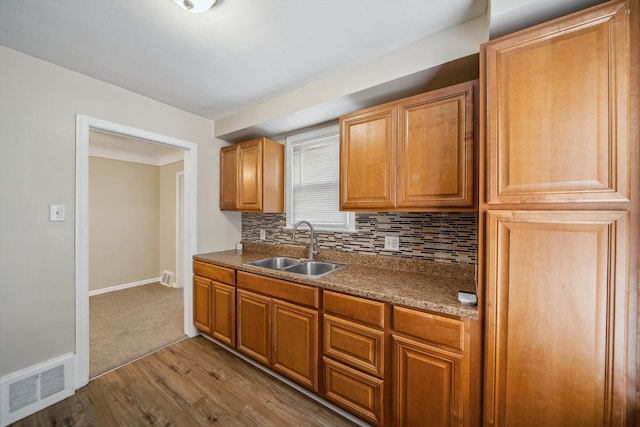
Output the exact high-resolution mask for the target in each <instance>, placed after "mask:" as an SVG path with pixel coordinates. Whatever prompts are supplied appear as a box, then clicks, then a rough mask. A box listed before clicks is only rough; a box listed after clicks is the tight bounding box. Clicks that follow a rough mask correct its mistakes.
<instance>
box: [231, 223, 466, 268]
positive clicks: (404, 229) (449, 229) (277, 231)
mask: <svg viewBox="0 0 640 427" xmlns="http://www.w3.org/2000/svg"><path fill="white" fill-rule="evenodd" d="M285 222H286V218H285V214H265V213H247V212H243V213H242V240H243V241H249V242H263V243H272V244H279V243H286V244H291V230H285V228H284V226H285ZM261 229H263V230H265V235H266V239H265V240H262V241H261V240H260V230H261ZM477 229H478V215H477V214H476V213H451V212H444V213H441V212H437V213H425V212H375V213H361V212H359V213H356V233H328V232H322V231H319V232H316V235H317V241H318V247H319V250H320V251H322V249H323V248H324V249H332V250H336V251H344V252H357V253H367V254H381V255H386V256H397V257H401V258H413V259H421V260H427V261H437V262H446V263H453V264H474V265H475V264H476V252H477ZM385 236H398V237H399V238H400V250H399V251H397V252H395V251H389V250H385V249H384V237H385ZM298 239H299V240H298ZM296 241H299V244H300V245H301V246H302V245H303V244H304V243H307V244H308V242H309V232H308V231H307V230H303V229H302V228H301V229H299V230H298V233H297V236H296Z"/></svg>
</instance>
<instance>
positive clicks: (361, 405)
mask: <svg viewBox="0 0 640 427" xmlns="http://www.w3.org/2000/svg"><path fill="white" fill-rule="evenodd" d="M323 302H324V316H323V338H324V339H323V355H324V357H323V362H324V396H325V398H326V399H327V400H329V401H331V402H333V403H335V404H336V405H338V406H340V407H342V408H343V409H345V410H347V411H349V412H351V413H352V414H354V415H356V416H358V417H360V418H362V419H363V420H366V421H367V422H368V423H371V424H372V425H385V421H386V420H385V417H386V416H387V413H388V411H386V410H385V404H384V402H385V400H388V399H387V394H386V393H387V391H386V388H385V375H387V372H388V369H386V366H385V363H387V360H388V357H386V356H387V353H388V352H387V348H386V345H387V342H388V337H387V331H385V329H384V327H385V325H387V324H388V317H389V315H388V312H389V306H388V305H387V304H384V303H382V302H379V301H372V300H368V299H364V298H358V297H354V296H351V295H344V294H340V293H337V292H332V291H324V292H323Z"/></svg>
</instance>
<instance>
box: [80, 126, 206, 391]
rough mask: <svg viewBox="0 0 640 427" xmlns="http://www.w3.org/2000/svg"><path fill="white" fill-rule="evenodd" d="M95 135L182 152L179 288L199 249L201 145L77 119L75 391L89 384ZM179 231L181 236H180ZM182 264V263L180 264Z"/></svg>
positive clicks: (187, 303)
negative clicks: (91, 191) (91, 179)
mask: <svg viewBox="0 0 640 427" xmlns="http://www.w3.org/2000/svg"><path fill="white" fill-rule="evenodd" d="M91 131H95V132H101V133H106V134H112V135H116V136H120V137H124V138H130V139H134V140H139V141H142V142H146V143H150V144H157V145H159V146H164V147H169V148H173V149H179V150H181V151H182V153H183V161H184V172H183V174H184V175H183V179H184V181H183V186H182V201H181V203H180V202H179V201H178V197H177V198H176V202H177V203H180V204H181V209H180V210H179V211H180V215H181V221H180V222H181V224H182V225H181V228H182V230H180V231H181V232H180V233H176V239H177V240H178V239H179V241H177V242H176V247H180V248H181V250H180V251H178V252H177V256H180V257H181V260H180V261H181V262H179V263H177V264H176V267H177V266H178V265H180V266H181V271H180V272H178V275H179V276H178V275H177V276H176V282H177V283H180V282H181V283H182V284H183V286H184V284H187V283H190V277H191V275H192V265H191V263H190V258H191V256H192V255H193V254H194V253H195V248H196V220H195V219H196V212H195V206H196V193H195V189H196V174H197V145H196V144H194V143H192V142H188V141H184V140H180V139H177V138H172V137H168V136H164V135H160V134H155V133H152V132H148V131H144V130H141V129H136V128H131V127H128V126H123V125H119V124H117V123H111V122H107V121H104V120H100V119H95V118H91V117H87V116H82V115H78V116H76V245H75V246H76V248H75V254H76V268H75V270H76V357H75V369H74V371H75V372H74V374H75V378H74V379H75V388H76V389H78V388H80V387H82V386H84V385H86V384H87V383H88V381H89V135H90V132H91ZM176 231H178V230H176ZM177 261H178V260H177ZM183 294H184V297H183V306H184V310H183V311H184V319H183V323H184V333H185V335H187V336H189V337H193V336H195V335H196V329H195V327H194V326H193V324H192V322H191V319H192V317H193V304H192V301H193V295H192V289H191V287H190V286H184V292H183Z"/></svg>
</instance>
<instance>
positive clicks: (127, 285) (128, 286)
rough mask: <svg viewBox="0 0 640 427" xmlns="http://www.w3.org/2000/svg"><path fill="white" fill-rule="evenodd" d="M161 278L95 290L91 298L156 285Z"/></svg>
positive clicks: (90, 292) (91, 293)
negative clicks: (151, 284)
mask: <svg viewBox="0 0 640 427" xmlns="http://www.w3.org/2000/svg"><path fill="white" fill-rule="evenodd" d="M160 279H161V278H160V277H154V278H152V279H145V280H139V281H137V282H131V283H124V284H122V285H116V286H110V287H108V288H102V289H95V290H93V291H89V296H90V297H92V296H94V295H100V294H106V293H107V292H113V291H120V290H122V289H127V288H134V287H136V286H141V285H148V284H150V283H155V282H159V281H160Z"/></svg>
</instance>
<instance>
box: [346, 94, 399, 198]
mask: <svg viewBox="0 0 640 427" xmlns="http://www.w3.org/2000/svg"><path fill="white" fill-rule="evenodd" d="M395 115H396V107H394V105H393V104H385V105H382V106H379V107H375V108H370V109H367V110H364V111H360V112H357V113H354V114H350V115H346V116H342V117H341V118H340V208H341V209H345V210H348V209H354V210H366V209H390V208H394V207H395V206H396V155H397V154H396V151H397V148H396V147H397V138H398V136H397V132H396V129H397V119H396V118H395Z"/></svg>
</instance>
